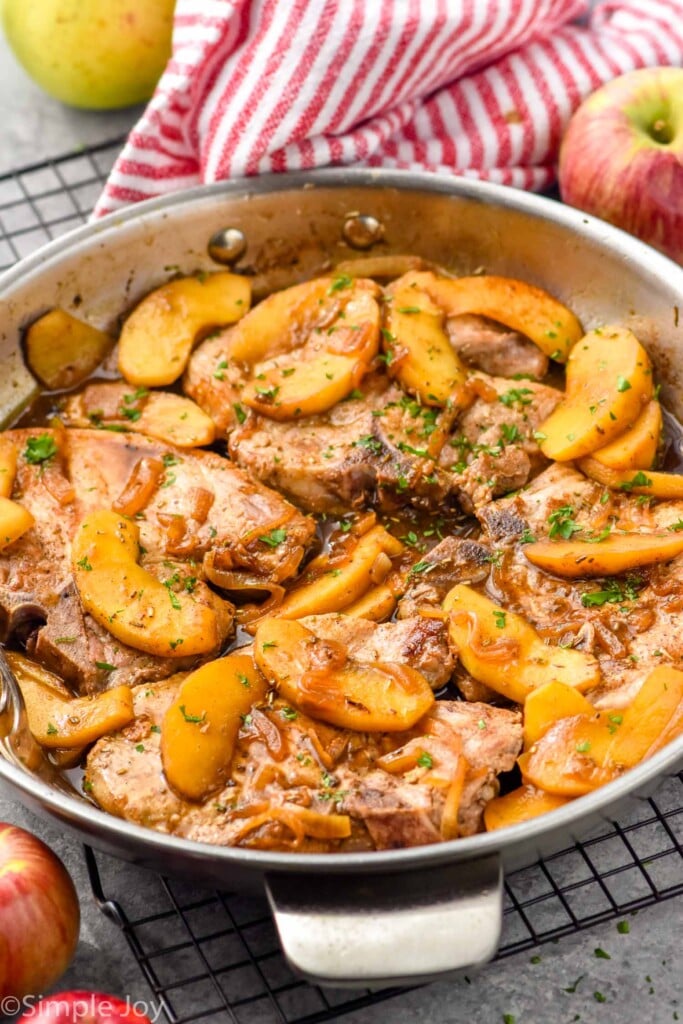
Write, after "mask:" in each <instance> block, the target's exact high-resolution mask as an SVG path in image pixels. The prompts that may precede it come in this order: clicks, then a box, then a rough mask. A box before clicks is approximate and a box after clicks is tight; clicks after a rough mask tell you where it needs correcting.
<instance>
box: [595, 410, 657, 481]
mask: <svg viewBox="0 0 683 1024" xmlns="http://www.w3.org/2000/svg"><path fill="white" fill-rule="evenodd" d="M661 432H662V409H661V406H660V404H659V402H656V401H655V400H654V399H653V400H652V401H651V402H648V404H647V405H646V406H645V408H644V409H643V411H642V412H641V414H640V416H639V417H638V419H637V420H636V422H635V423H634V424H633V426H632V427H631V428H630V429H629V430H627V431H626V433H624V434H622V435H621V436H620V437H618V438H617V439H616V441H612V443H611V444H608V445H605V447H604V448H598V450H597V451H595V452H593V455H592V458H593V459H595V460H596V462H601V463H602V465H603V466H607V467H609V468H610V469H623V470H635V469H649V468H650V466H652V465H653V464H654V461H655V456H656V455H657V446H658V445H659V437H660V434H661Z"/></svg>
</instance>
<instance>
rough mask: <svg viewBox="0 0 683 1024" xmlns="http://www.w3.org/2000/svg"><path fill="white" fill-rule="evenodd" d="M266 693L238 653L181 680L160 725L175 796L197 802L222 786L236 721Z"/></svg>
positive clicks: (249, 663) (248, 657)
mask: <svg viewBox="0 0 683 1024" xmlns="http://www.w3.org/2000/svg"><path fill="white" fill-rule="evenodd" d="M266 691H267V684H266V681H265V679H264V678H263V676H262V675H261V673H260V672H259V671H258V669H257V668H256V666H255V665H254V661H253V658H252V657H251V655H250V654H245V653H242V652H238V651H236V652H234V653H233V654H229V655H228V656H227V657H225V658H219V659H218V660H217V661H210V662H209V663H208V664H206V665H202V667H201V668H198V669H197V670H196V672H192V673H191V674H190V675H189V676H187V678H186V679H185V680H184V682H183V683H182V684H181V686H180V689H179V690H178V693H177V695H176V698H175V700H174V701H173V703H172V704H171V706H170V707H169V708H168V710H167V711H166V714H165V715H164V719H163V722H162V725H161V757H162V761H163V766H164V773H165V775H166V778H167V780H168V782H169V784H170V785H171V786H172V787H173V788H174V789H175V790H177V791H178V792H179V793H181V794H182V795H183V796H184V797H187V799H188V800H203V799H204V797H206V796H207V794H209V793H211V792H212V791H213V790H215V789H218V788H219V787H221V786H223V785H225V783H226V781H227V778H228V775H229V770H230V762H231V761H232V755H233V750H234V746H235V740H236V738H237V733H238V731H239V728H240V725H241V723H242V719H243V717H244V716H245V715H246V714H248V713H249V711H250V710H251V708H252V707H253V706H254V705H255V704H259V703H261V702H262V701H263V700H264V699H265V696H266Z"/></svg>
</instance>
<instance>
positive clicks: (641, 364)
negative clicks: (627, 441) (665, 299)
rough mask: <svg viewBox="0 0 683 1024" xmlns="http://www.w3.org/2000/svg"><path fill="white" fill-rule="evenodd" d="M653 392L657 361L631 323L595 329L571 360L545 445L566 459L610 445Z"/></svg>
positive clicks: (550, 454)
mask: <svg viewBox="0 0 683 1024" xmlns="http://www.w3.org/2000/svg"><path fill="white" fill-rule="evenodd" d="M651 398H652V367H651V365H650V360H649V358H648V356H647V353H646V352H645V349H644V348H643V346H642V345H641V344H640V342H639V341H638V339H637V338H636V336H635V335H634V334H633V333H632V332H631V331H629V330H628V329H627V328H626V327H618V326H617V327H614V326H612V327H603V328H600V329H596V330H594V331H590V333H588V334H586V335H585V337H584V338H582V339H581V341H580V342H578V343H577V344H576V345H575V346H574V348H573V349H572V351H571V354H570V356H569V359H568V361H567V390H566V395H565V397H564V399H563V400H562V401H561V402H560V404H559V405H558V406H557V407H556V408H555V410H554V411H553V412H551V414H550V416H549V417H548V419H547V420H545V421H544V422H543V423H542V424H541V426H540V427H539V433H540V434H541V435H544V437H543V438H542V440H541V442H540V447H541V451H542V452H543V454H544V455H545V456H547V458H549V459H555V460H557V461H560V462H566V461H568V460H571V459H578V458H581V457H582V456H583V455H590V454H591V452H594V451H596V450H597V449H598V448H604V447H605V445H607V444H609V443H610V442H611V441H613V440H614V439H615V438H617V437H618V436H619V435H620V434H623V433H624V432H625V431H626V430H628V429H629V427H630V426H631V425H632V424H633V423H635V422H636V420H637V419H638V417H639V416H640V414H641V412H642V411H643V409H644V407H645V406H646V405H647V404H648V402H649V401H650V400H651Z"/></svg>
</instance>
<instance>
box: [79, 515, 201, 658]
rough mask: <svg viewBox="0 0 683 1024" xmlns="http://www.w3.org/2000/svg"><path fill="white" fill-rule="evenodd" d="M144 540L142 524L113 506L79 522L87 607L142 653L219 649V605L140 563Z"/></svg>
mask: <svg viewBox="0 0 683 1024" xmlns="http://www.w3.org/2000/svg"><path fill="white" fill-rule="evenodd" d="M139 540H140V531H139V529H138V526H137V523H135V522H133V521H131V520H129V519H127V518H126V517H125V516H123V515H117V513H116V512H113V511H110V510H108V509H106V510H104V509H103V510H102V511H96V512H92V513H90V514H89V515H88V516H86V518H85V519H84V520H83V521H82V522H81V523H80V525H79V526H78V528H77V530H76V533H75V535H74V539H73V542H72V545H71V568H72V571H73V574H74V581H75V583H76V589H77V590H78V595H79V597H80V599H81V602H82V604H83V607H84V608H85V610H86V611H87V612H89V613H90V615H92V617H93V618H94V619H95V620H96V622H99V624H100V625H101V626H104V628H105V629H106V630H107V631H108V632H109V633H111V634H112V635H113V636H115V637H116V638H117V640H121V641H122V642H123V643H124V644H128V645H129V646H130V647H134V648H135V649H136V650H137V651H146V652H147V653H148V654H154V655H157V656H158V657H167V658H174V657H175V658H182V657H185V656H190V655H195V654H209V653H211V652H213V651H215V650H216V649H217V647H218V644H219V641H220V636H219V624H218V615H217V613H216V611H215V610H214V608H212V607H211V608H210V607H209V606H208V605H206V604H201V603H200V602H199V601H197V600H196V599H195V596H194V595H191V594H189V593H185V592H181V593H180V594H176V593H175V592H174V591H173V590H172V589H171V588H170V586H165V585H164V584H163V583H162V582H161V580H158V579H157V578H156V576H153V575H152V574H151V573H150V572H148V571H147V570H146V569H144V568H143V567H142V566H141V565H138V561H137V560H138V558H139V556H140V543H139ZM215 600H216V602H217V603H219V604H220V603H221V602H220V599H219V598H217V597H216V598H215Z"/></svg>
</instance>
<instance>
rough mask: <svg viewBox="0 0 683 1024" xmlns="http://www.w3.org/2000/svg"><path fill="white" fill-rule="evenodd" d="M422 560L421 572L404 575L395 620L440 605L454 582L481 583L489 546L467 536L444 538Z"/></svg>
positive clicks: (487, 564) (488, 560) (485, 573)
mask: <svg viewBox="0 0 683 1024" xmlns="http://www.w3.org/2000/svg"><path fill="white" fill-rule="evenodd" d="M424 563H426V568H425V571H424V572H419V573H412V574H410V575H409V576H408V581H407V587H406V590H405V591H404V593H403V596H402V598H401V600H400V601H399V605H398V618H399V619H409V618H411V617H412V616H414V615H418V614H419V611H420V609H424V608H436V607H438V606H440V605H441V602H442V601H443V599H444V597H445V596H446V594H447V593H448V591H449V590H450V589H451V588H452V587H454V586H455V585H456V583H481V582H483V581H484V580H485V579H486V577H487V576H488V574H489V571H490V569H491V549H490V548H489V547H487V546H486V545H485V544H480V543H479V541H476V540H471V539H469V538H467V537H444V539H443V540H442V541H440V542H439V543H438V544H437V545H436V546H435V547H433V548H432V549H431V551H429V553H428V554H427V555H426V556H425V559H424ZM424 563H423V564H424Z"/></svg>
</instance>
